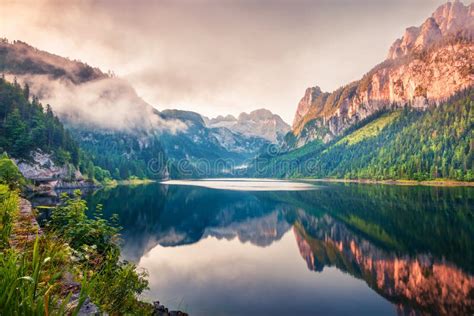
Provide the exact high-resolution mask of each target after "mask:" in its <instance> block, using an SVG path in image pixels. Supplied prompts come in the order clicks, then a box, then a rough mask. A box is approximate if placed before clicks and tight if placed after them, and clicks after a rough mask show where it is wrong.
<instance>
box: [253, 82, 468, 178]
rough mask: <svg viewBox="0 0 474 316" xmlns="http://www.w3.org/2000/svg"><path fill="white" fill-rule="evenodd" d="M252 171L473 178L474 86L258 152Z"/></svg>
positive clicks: (288, 174) (295, 174)
mask: <svg viewBox="0 0 474 316" xmlns="http://www.w3.org/2000/svg"><path fill="white" fill-rule="evenodd" d="M248 171H249V174H250V175H253V176H257V177H316V178H323V177H334V178H351V179H360V178H363V179H367V178H372V179H416V180H431V179H437V178H449V179H456V180H464V181H474V89H470V90H468V91H463V92H460V93H458V94H457V95H455V96H453V97H452V98H450V99H449V100H448V101H446V102H445V103H443V104H441V105H439V106H437V107H436V106H431V107H429V108H428V109H426V110H424V111H421V110H419V109H413V108H410V107H405V108H404V109H397V110H384V111H380V112H377V113H375V114H373V115H372V116H370V117H368V118H366V119H365V120H363V121H361V122H359V123H358V124H356V125H354V126H352V127H350V128H348V129H346V131H345V132H344V133H343V134H342V135H340V136H338V137H336V138H335V139H333V140H331V141H329V142H328V143H324V142H323V141H321V140H315V141H313V142H310V143H308V144H307V145H305V146H303V147H300V148H298V149H295V150H291V151H288V152H283V153H279V154H275V155H274V154H271V153H268V154H265V155H261V156H259V158H258V159H257V160H256V161H255V162H254V164H253V165H252V167H251V168H249V170H248Z"/></svg>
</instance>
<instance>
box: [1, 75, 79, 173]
mask: <svg viewBox="0 0 474 316" xmlns="http://www.w3.org/2000/svg"><path fill="white" fill-rule="evenodd" d="M29 98H30V95H29V88H28V86H25V87H24V88H22V87H21V86H20V85H19V84H18V83H16V82H14V83H13V84H11V83H8V82H7V81H6V80H5V79H3V78H1V79H0V150H1V151H6V152H7V153H8V154H9V155H11V156H12V157H15V158H18V159H25V160H28V159H30V153H31V152H32V151H33V150H37V149H41V150H43V151H45V152H48V153H52V154H53V157H54V159H55V160H56V162H58V164H60V165H62V164H65V163H72V164H73V165H75V166H78V165H79V162H80V158H79V156H80V155H79V147H78V145H77V144H76V142H75V141H74V140H73V139H72V137H71V135H70V134H69V132H68V131H67V130H65V129H64V127H63V125H62V124H61V122H59V120H58V118H57V117H56V116H55V115H54V114H53V111H52V110H51V107H50V106H49V105H47V106H46V108H44V107H43V105H42V104H41V103H39V102H38V100H37V99H36V98H35V97H33V98H32V101H31V102H30V101H29Z"/></svg>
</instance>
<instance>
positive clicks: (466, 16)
mask: <svg viewBox="0 0 474 316" xmlns="http://www.w3.org/2000/svg"><path fill="white" fill-rule="evenodd" d="M473 59H474V4H470V5H464V4H463V3H462V2H460V1H455V2H448V3H446V4H444V5H442V6H440V7H439V8H438V9H436V10H435V12H434V13H433V14H432V15H431V16H430V17H428V18H427V19H426V20H425V21H424V23H423V24H422V25H420V26H418V27H415V26H412V27H409V28H407V29H406V30H405V33H404V34H403V36H402V37H401V38H399V39H397V40H396V41H395V42H394V43H393V45H392V46H391V48H390V50H389V53H388V56H387V59H386V60H385V61H383V62H382V63H380V64H378V65H377V66H375V67H374V68H372V69H371V70H370V71H369V72H367V73H366V74H365V75H364V76H363V77H362V78H361V79H360V80H358V81H355V82H352V83H350V84H348V85H346V86H342V87H341V88H339V89H337V90H335V91H333V92H332V93H324V92H321V89H319V88H318V87H312V88H308V89H306V92H305V94H304V96H303V98H302V99H301V100H300V102H299V103H298V107H297V110H296V114H295V119H294V122H293V128H292V131H293V135H295V137H296V141H295V142H294V143H293V144H294V146H303V145H304V144H306V143H308V142H310V141H312V140H314V139H321V140H323V141H329V140H331V139H333V138H334V137H335V136H337V135H340V134H341V133H342V132H343V131H344V130H345V129H347V128H348V127H349V126H351V125H353V124H355V123H357V122H359V121H360V120H363V119H364V118H367V117H369V116H371V115H372V114H374V113H376V112H377V111H380V110H382V109H386V108H387V107H389V106H399V107H402V106H404V105H409V106H412V107H416V108H419V109H424V108H426V107H427V106H428V105H429V104H440V103H441V102H443V101H444V100H446V99H448V98H449V97H450V96H452V95H454V94H455V93H457V92H459V91H462V90H463V89H468V88H470V87H472V86H473V85H474V74H473V71H472V60H473Z"/></svg>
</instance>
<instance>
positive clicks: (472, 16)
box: [387, 1, 474, 59]
mask: <svg viewBox="0 0 474 316" xmlns="http://www.w3.org/2000/svg"><path fill="white" fill-rule="evenodd" d="M460 33H462V35H463V36H465V37H468V38H471V39H472V37H473V36H474V4H470V5H468V6H466V5H464V4H463V3H462V2H460V1H454V2H447V3H446V4H444V5H442V6H440V7H439V8H438V9H436V11H435V12H434V13H433V14H432V16H431V17H429V18H428V19H426V21H425V22H424V23H423V24H422V25H421V26H420V27H414V26H412V27H409V28H407V29H406V31H405V34H404V35H403V37H402V38H401V39H397V40H396V41H395V42H394V43H393V45H392V47H391V48H390V50H389V53H388V56H387V59H397V58H400V57H403V56H406V55H409V54H410V53H412V52H420V51H423V50H425V49H427V48H429V47H430V45H432V44H433V43H436V42H437V41H439V40H440V39H441V38H442V37H448V36H459V35H460Z"/></svg>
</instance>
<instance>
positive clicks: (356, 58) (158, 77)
mask: <svg viewBox="0 0 474 316" xmlns="http://www.w3.org/2000/svg"><path fill="white" fill-rule="evenodd" d="M444 2H445V1H442V0H393V1H389V0H359V1H356V0H313V1H309V0H274V1H273V0H261V1H256V0H255V1H252V0H188V1H184V0H128V1H126V0H108V1H107V0H102V1H100V0H99V1H93V0H82V1H79V0H67V1H51V0H1V1H0V37H7V38H8V39H10V40H22V41H25V42H27V43H29V44H31V45H33V46H36V47H38V48H40V49H43V50H47V51H49V52H52V53H56V54H58V55H62V56H65V57H70V58H72V59H80V60H82V61H84V62H87V63H88V64H90V65H92V66H97V67H100V68H101V69H102V70H103V71H107V70H112V71H114V72H115V73H116V74H117V75H119V76H121V77H124V78H126V79H128V80H129V81H130V82H131V83H132V85H133V86H134V87H135V88H136V89H137V91H138V93H139V95H141V96H142V97H143V98H144V99H145V100H146V101H147V102H149V103H150V104H152V105H154V106H155V107H156V108H158V109H160V110H162V109H165V108H178V109H185V110H192V111H196V112H199V113H201V114H204V115H207V116H211V117H214V116H217V115H219V114H229V113H230V114H234V115H236V114H238V113H240V112H242V111H247V112H248V111H251V110H253V109H257V108H262V107H264V108H268V109H270V110H271V111H273V112H275V113H277V114H279V115H281V116H282V117H283V119H285V120H286V121H287V122H288V123H291V121H292V120H293V116H294V113H295V110H296V106H297V103H298V101H299V100H300V98H301V97H302V95H303V94H304V91H305V89H306V88H307V87H309V86H314V85H318V86H320V87H321V88H322V89H323V90H324V91H332V90H334V89H336V88H338V87H339V86H341V85H344V84H347V83H348V82H350V81H353V80H356V79H359V78H360V77H361V76H362V75H363V74H364V73H366V72H367V71H368V70H370V68H371V67H373V66H374V65H376V64H378V63H379V62H381V61H383V60H384V59H385V56H386V54H387V52H388V49H389V47H390V45H391V43H392V42H393V41H394V40H395V39H396V38H398V37H401V36H402V34H403V32H404V30H405V28H406V27H408V26H412V25H420V24H421V23H422V22H423V21H424V20H425V19H426V18H427V17H429V16H430V15H431V13H432V12H433V11H434V10H435V9H436V8H437V7H438V6H439V5H441V4H443V3H444Z"/></svg>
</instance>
